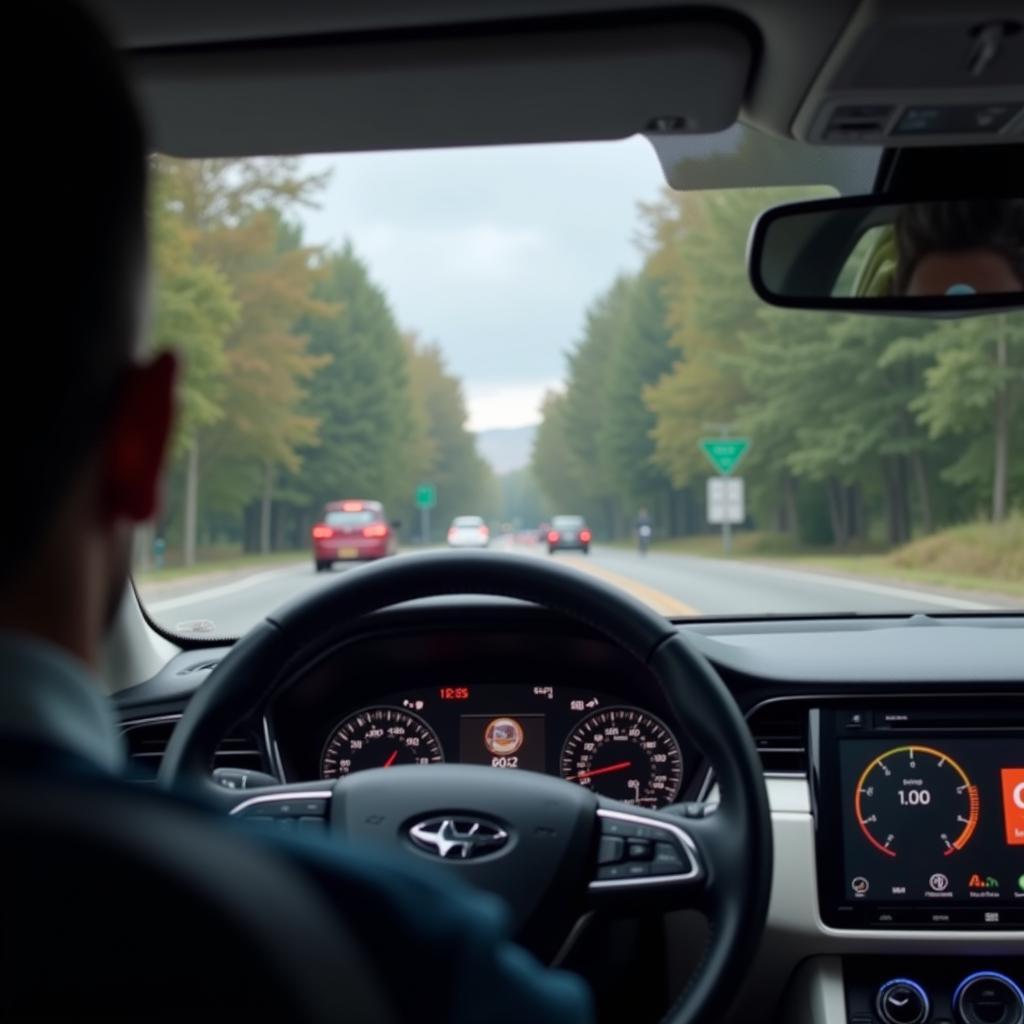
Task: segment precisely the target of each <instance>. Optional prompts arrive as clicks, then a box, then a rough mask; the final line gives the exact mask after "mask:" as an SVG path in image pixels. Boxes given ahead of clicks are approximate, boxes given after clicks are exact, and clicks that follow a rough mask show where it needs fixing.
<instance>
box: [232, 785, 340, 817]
mask: <svg viewBox="0 0 1024 1024" xmlns="http://www.w3.org/2000/svg"><path fill="white" fill-rule="evenodd" d="M330 798H331V791H330V790H329V789H310V790H302V791H298V790H297V791H295V792H289V793H264V794H263V795H262V796H251V797H249V799H248V800H243V801H242V802H241V803H240V804H236V805H235V806H234V807H232V808H231V810H230V811H228V817H229V818H230V817H234V816H235V815H236V814H241V813H242V811H244V810H246V809H247V808H249V807H257V806H260V805H261V804H270V803H278V804H280V803H292V802H293V801H295V800H330Z"/></svg>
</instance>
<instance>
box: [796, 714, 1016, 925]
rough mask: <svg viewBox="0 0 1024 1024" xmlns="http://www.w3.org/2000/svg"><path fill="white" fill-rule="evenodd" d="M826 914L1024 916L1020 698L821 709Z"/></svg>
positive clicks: (814, 753) (814, 739)
mask: <svg viewBox="0 0 1024 1024" xmlns="http://www.w3.org/2000/svg"><path fill="white" fill-rule="evenodd" d="M810 748H811V775H812V793H813V800H814V816H815V830H816V843H817V864H818V898H819V911H820V914H821V919H822V921H823V922H824V923H825V924H827V925H829V926H830V927H832V928H839V929H843V928H850V929H854V928H855V929H864V928H869V929H897V928H898V929H908V928H909V929H913V930H918V929H957V930H972V931H974V930H981V931H985V930H990V931H1005V930H1007V929H1013V928H1024V703H1020V702H1016V703H1012V702H994V701H985V700H979V702H977V703H975V704H974V705H969V704H968V705H967V706H965V702H964V701H963V700H962V699H960V700H958V701H957V703H956V706H955V707H954V706H951V705H949V704H942V703H904V704H900V703H898V702H885V703H879V704H877V705H874V706H872V705H863V706H856V707H854V706H850V707H835V708H821V709H816V710H813V711H812V712H811V719H810Z"/></svg>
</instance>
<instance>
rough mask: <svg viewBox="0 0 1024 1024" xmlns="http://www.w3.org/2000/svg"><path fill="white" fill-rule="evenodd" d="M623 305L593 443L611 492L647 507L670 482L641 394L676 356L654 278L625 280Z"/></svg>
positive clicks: (653, 422)
mask: <svg viewBox="0 0 1024 1024" xmlns="http://www.w3.org/2000/svg"><path fill="white" fill-rule="evenodd" d="M623 301H624V309H623V316H622V317H621V321H620V323H619V325H618V326H617V333H616V335H615V337H614V340H613V344H612V348H611V354H610V356H609V361H608V373H607V382H606V386H605V395H606V398H605V415H604V419H603V421H602V424H601V426H600V428H599V431H598V440H599V443H600V446H601V449H602V452H603V454H604V457H605V459H606V460H607V469H608V474H609V479H610V482H611V484H612V487H613V489H614V490H615V491H617V492H619V493H622V494H625V495H628V496H629V497H630V499H635V501H636V502H637V503H638V504H648V505H650V504H653V503H655V501H657V500H658V499H659V498H662V497H666V496H667V492H668V490H669V487H670V484H669V481H668V478H667V477H666V475H665V473H664V471H663V470H662V469H661V468H660V467H659V466H658V465H657V464H656V462H655V461H654V438H653V433H654V428H655V425H656V419H655V415H654V413H653V412H652V411H651V409H650V407H649V406H648V405H647V404H646V403H645V401H644V395H645V393H646V391H647V388H649V387H651V386H652V385H654V384H656V383H657V382H658V380H659V379H660V378H661V377H662V375H663V374H665V373H667V372H668V371H669V370H670V369H671V368H672V365H673V363H674V362H675V359H676V354H677V353H676V352H674V350H673V349H672V348H671V347H670V346H669V344H668V341H669V337H670V332H669V328H668V326H667V323H666V320H667V309H666V304H665V298H664V294H663V284H662V282H661V281H660V280H658V279H657V278H655V277H653V276H652V275H650V274H646V273H641V274H640V275H638V276H637V277H636V278H634V279H632V280H631V281H630V282H629V288H628V291H627V292H626V294H625V295H624V299H623ZM667 509H668V505H667V504H666V511H667Z"/></svg>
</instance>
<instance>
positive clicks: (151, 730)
mask: <svg viewBox="0 0 1024 1024" xmlns="http://www.w3.org/2000/svg"><path fill="white" fill-rule="evenodd" d="M178 717H179V716H177V715H174V716H172V717H167V718H158V719H148V720H143V721H140V722H125V723H124V724H123V726H122V730H121V731H122V734H123V735H124V738H125V744H126V746H127V748H128V772H127V775H128V778H129V779H130V780H131V781H132V782H147V783H152V782H155V781H156V774H157V771H158V770H159V768H160V762H161V760H162V759H163V756H164V751H165V750H166V749H167V743H168V741H169V740H170V738H171V733H172V732H173V731H174V727H175V725H177V723H178ZM213 766H214V767H215V768H248V769H252V770H254V771H266V767H265V765H264V762H263V755H262V754H261V753H260V749H259V745H258V744H257V742H256V740H255V738H254V737H252V736H228V737H227V738H226V739H225V740H224V741H223V742H222V743H221V745H220V746H219V747H218V748H217V753H216V755H215V756H214V765H213Z"/></svg>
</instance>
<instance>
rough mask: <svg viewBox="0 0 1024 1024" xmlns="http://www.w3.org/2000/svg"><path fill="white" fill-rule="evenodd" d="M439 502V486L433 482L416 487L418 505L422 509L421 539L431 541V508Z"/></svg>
mask: <svg viewBox="0 0 1024 1024" xmlns="http://www.w3.org/2000/svg"><path fill="white" fill-rule="evenodd" d="M436 504H437V488H436V487H435V486H434V485H433V484H420V485H419V486H418V487H417V488H416V507H417V508H418V509H419V510H420V540H421V542H422V543H423V545H424V546H426V545H427V544H429V543H430V510H431V509H432V508H433V507H434V506H435V505H436Z"/></svg>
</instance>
